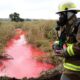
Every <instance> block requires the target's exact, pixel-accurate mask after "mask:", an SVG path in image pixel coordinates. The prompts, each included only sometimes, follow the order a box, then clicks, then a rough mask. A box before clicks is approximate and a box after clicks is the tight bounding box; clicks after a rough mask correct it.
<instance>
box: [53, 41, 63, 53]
mask: <svg viewBox="0 0 80 80" xmlns="http://www.w3.org/2000/svg"><path fill="white" fill-rule="evenodd" d="M52 48H53V50H54V52H55V53H56V54H61V52H62V49H61V48H60V47H59V41H55V42H54V44H53V45H52Z"/></svg>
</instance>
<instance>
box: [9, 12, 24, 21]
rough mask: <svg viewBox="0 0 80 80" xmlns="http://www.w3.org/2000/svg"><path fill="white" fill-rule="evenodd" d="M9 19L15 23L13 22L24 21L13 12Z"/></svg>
mask: <svg viewBox="0 0 80 80" xmlns="http://www.w3.org/2000/svg"><path fill="white" fill-rule="evenodd" d="M9 18H10V19H11V21H15V22H19V21H21V22H22V21H24V19H22V18H20V17H19V14H18V13H16V12H14V13H13V14H10V15H9Z"/></svg>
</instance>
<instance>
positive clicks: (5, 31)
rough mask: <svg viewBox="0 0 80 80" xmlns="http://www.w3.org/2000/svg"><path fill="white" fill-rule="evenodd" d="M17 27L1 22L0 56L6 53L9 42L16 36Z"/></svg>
mask: <svg viewBox="0 0 80 80" xmlns="http://www.w3.org/2000/svg"><path fill="white" fill-rule="evenodd" d="M14 34H15V27H14V26H12V25H10V24H9V23H4V22H0V55H1V54H2V53H3V52H4V47H5V46H6V45H7V42H8V41H9V40H10V39H11V38H12V37H13V36H14Z"/></svg>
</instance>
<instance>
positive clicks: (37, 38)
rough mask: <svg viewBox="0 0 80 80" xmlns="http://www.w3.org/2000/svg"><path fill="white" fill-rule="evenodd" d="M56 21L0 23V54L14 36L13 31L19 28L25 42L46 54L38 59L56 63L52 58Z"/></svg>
mask: <svg viewBox="0 0 80 80" xmlns="http://www.w3.org/2000/svg"><path fill="white" fill-rule="evenodd" d="M55 26H56V21H54V20H38V21H27V22H10V21H5V22H4V21H3V22H0V54H2V53H3V52H4V47H5V46H6V45H7V42H8V41H9V40H10V39H11V38H12V37H13V36H14V35H15V33H16V32H15V29H16V28H21V29H22V30H24V31H25V33H26V34H25V37H26V40H28V42H29V43H30V44H32V45H33V46H35V47H37V48H39V49H40V50H41V51H44V52H46V53H47V54H46V55H44V56H41V57H39V58H38V60H41V59H42V60H44V58H45V57H47V59H48V60H50V61H52V62H53V63H56V60H55V57H54V56H53V50H52V43H53V41H54V40H55V39H56V32H55Z"/></svg>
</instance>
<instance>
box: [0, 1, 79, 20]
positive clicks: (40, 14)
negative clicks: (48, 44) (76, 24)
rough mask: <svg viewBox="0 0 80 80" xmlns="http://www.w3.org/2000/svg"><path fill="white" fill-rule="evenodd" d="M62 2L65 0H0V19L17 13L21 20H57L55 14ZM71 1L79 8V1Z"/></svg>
mask: <svg viewBox="0 0 80 80" xmlns="http://www.w3.org/2000/svg"><path fill="white" fill-rule="evenodd" d="M63 1H67V0H0V18H9V14H11V13H14V12H17V13H19V14H20V17H21V18H31V19H57V18H58V15H57V14H56V12H57V11H58V6H59V4H61V3H62V2H63ZM72 1H73V2H74V3H76V4H77V6H78V8H80V5H79V4H80V0H72ZM79 15H80V14H79Z"/></svg>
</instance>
